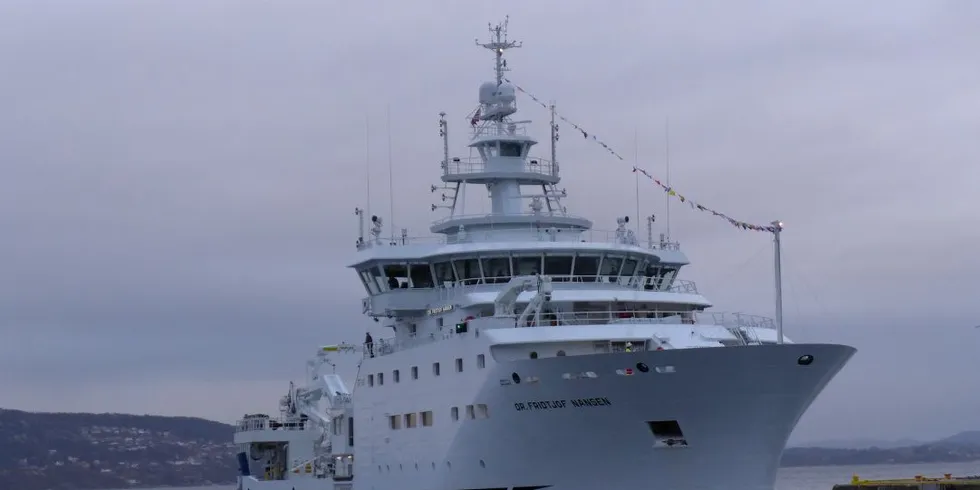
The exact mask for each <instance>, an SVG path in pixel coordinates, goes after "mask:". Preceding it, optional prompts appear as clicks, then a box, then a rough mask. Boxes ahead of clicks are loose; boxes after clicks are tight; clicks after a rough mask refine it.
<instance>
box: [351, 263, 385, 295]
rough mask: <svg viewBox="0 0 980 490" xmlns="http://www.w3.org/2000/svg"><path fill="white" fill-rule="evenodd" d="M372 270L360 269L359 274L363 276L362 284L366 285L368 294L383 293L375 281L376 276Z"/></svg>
mask: <svg viewBox="0 0 980 490" xmlns="http://www.w3.org/2000/svg"><path fill="white" fill-rule="evenodd" d="M371 269H372V268H367V269H359V270H358V271H357V274H358V275H359V276H361V282H363V283H364V287H365V288H366V289H367V292H368V294H370V295H372V296H373V295H375V294H378V293H380V292H381V289H379V288H378V283H377V281H375V280H374V274H373V273H372V272H371Z"/></svg>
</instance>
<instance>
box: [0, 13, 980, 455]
mask: <svg viewBox="0 0 980 490" xmlns="http://www.w3.org/2000/svg"><path fill="white" fill-rule="evenodd" d="M494 4H502V5H504V7H493V5H494ZM494 4H491V3H489V2H482V3H481V2H448V1H443V2H437V1H428V0H427V1H416V2H412V3H411V7H408V6H406V5H407V4H406V3H405V2H401V1H398V2H396V1H386V2H323V1H316V2H314V1H309V2H283V1H279V2H259V1H251V0H249V1H244V0H238V1H221V2H219V1H208V2H190V1H185V2H174V1H172V0H168V1H162V0H161V1H149V0H145V1H141V2H128V1H123V0H119V1H107V0H106V1H95V0H87V1H84V2H81V1H67V0H66V1H36V0H6V1H4V2H2V3H0V67H2V71H0V94H2V95H0V111H2V112H0V168H2V170H3V174H2V175H3V176H2V179H0V229H2V230H3V238H2V240H0V261H2V271H3V274H2V276H0V336H2V337H0V338H2V339H3V340H2V342H0V406H5V407H15V408H26V409H38V410H86V411H88V410H93V411H132V412H149V413H163V414H188V415H199V416H204V417H210V418H216V419H220V420H226V421H230V420H233V419H234V418H235V417H236V416H239V415H240V414H241V413H243V412H245V411H255V410H273V409H274V408H275V403H276V401H277V399H278V396H279V395H280V394H281V392H282V389H283V388H284V385H285V383H286V381H288V379H289V378H295V377H298V376H299V375H300V374H301V373H302V368H303V363H304V360H305V358H306V357H308V355H309V354H310V353H311V352H312V350H313V348H314V347H315V346H316V345H319V344H322V343H329V342H336V341H342V340H349V341H357V340H358V339H360V338H361V336H362V335H363V331H364V328H365V327H367V326H373V322H368V321H366V319H364V318H363V317H361V316H360V315H359V312H360V301H359V298H360V297H361V296H362V295H363V292H362V291H361V289H360V285H359V283H358V282H357V279H356V276H355V275H354V273H353V272H352V271H350V270H347V269H344V268H343V267H344V266H345V265H346V264H347V263H349V262H351V261H352V260H353V258H354V250H353V247H352V244H353V242H354V240H355V238H356V236H355V235H356V221H355V218H354V216H353V208H354V207H355V206H364V205H365V204H366V198H365V187H366V185H365V175H366V170H365V165H364V160H365V156H364V154H365V142H364V140H365V119H366V118H368V119H370V126H371V128H372V129H371V144H370V153H371V160H372V166H371V169H372V170H371V175H372V196H373V200H372V203H371V207H372V212H376V213H378V214H381V215H383V216H385V217H386V218H388V219H389V220H391V219H392V218H391V217H390V216H389V214H390V213H389V211H388V210H389V206H390V200H389V196H388V195H387V187H388V180H387V177H388V175H387V157H386V155H387V147H386V144H385V139H386V133H385V130H384V123H385V121H384V119H385V110H386V106H387V105H389V104H390V108H391V114H392V115H391V120H392V122H391V124H392V140H393V146H394V153H395V158H394V167H395V170H394V176H395V186H394V187H395V194H396V203H397V206H396V212H395V216H394V217H393V222H394V223H395V224H396V226H398V227H402V226H405V227H408V228H409V229H410V232H411V233H410V234H412V235H421V234H425V233H426V224H427V222H428V221H429V220H431V219H433V218H434V217H435V216H436V215H434V214H433V213H430V212H429V210H428V207H429V204H430V203H432V202H434V201H433V199H432V195H431V194H430V193H429V190H428V186H429V185H430V184H432V183H435V182H436V181H437V178H438V170H439V169H438V163H437V162H438V160H439V158H440V152H441V146H440V141H439V138H438V128H437V118H438V116H437V114H438V112H439V111H441V110H445V111H447V112H448V113H449V118H450V130H451V132H452V144H453V145H454V149H453V152H454V153H456V154H462V153H463V146H464V144H465V141H464V139H463V133H464V130H465V128H466V123H465V120H464V117H465V115H466V112H467V111H469V110H471V109H472V108H473V107H475V104H476V94H477V87H478V86H479V84H480V83H481V82H482V81H485V80H486V79H489V78H490V77H491V76H492V73H491V62H490V58H489V56H488V54H487V53H485V52H481V50H479V49H478V48H476V47H475V46H473V39H474V38H475V37H477V36H480V37H483V36H484V34H485V30H486V23H487V22H488V21H496V20H498V19H500V18H502V17H503V15H505V14H507V13H509V14H510V15H511V31H512V34H513V36H514V37H516V38H518V39H520V40H523V41H524V42H525V47H524V48H523V49H521V50H516V51H515V52H513V54H511V55H510V57H509V61H510V66H511V67H512V68H513V69H514V71H513V72H512V73H511V75H512V79H513V80H514V81H515V82H516V83H518V84H519V85H521V86H522V87H524V88H526V89H527V90H528V91H530V92H532V93H534V94H535V95H537V96H538V97H541V98H543V99H554V100H556V101H557V103H558V110H559V112H562V113H563V114H565V115H566V117H568V118H569V119H571V120H572V121H575V122H576V123H578V124H580V125H582V126H583V127H585V128H586V129H587V130H589V131H590V132H593V133H595V134H597V135H599V137H600V138H601V139H603V140H604V141H605V142H607V143H609V144H610V145H612V146H613V147H614V148H616V149H617V150H618V151H619V152H620V153H622V154H623V155H624V156H628V157H629V158H632V155H633V146H634V144H633V133H634V129H635V130H637V131H638V132H639V134H640V138H639V142H638V144H637V149H638V153H639V157H640V161H641V163H640V164H641V166H643V167H645V168H647V169H649V170H651V171H653V172H654V173H656V174H658V175H662V174H663V168H664V159H663V149H664V145H663V127H664V120H665V119H666V118H667V117H668V116H669V118H670V126H671V128H670V132H671V141H670V144H671V158H672V168H671V173H672V178H673V184H674V185H675V187H677V188H678V189H680V190H681V191H682V192H684V193H685V194H687V195H688V196H690V197H692V198H694V199H695V200H699V201H701V202H703V203H705V204H707V205H709V206H712V207H715V208H717V209H719V210H720V211H723V212H727V213H729V214H732V215H733V216H735V217H737V218H739V219H744V220H747V221H753V222H761V223H765V222H768V221H770V220H772V219H775V218H779V219H782V220H784V221H786V223H787V226H788V228H787V230H786V234H785V243H786V245H785V261H786V262H785V281H786V283H785V284H786V314H787V333H788V335H790V336H791V337H792V338H794V339H795V340H797V341H828V342H843V343H849V344H851V345H854V346H857V347H858V348H859V349H860V352H859V354H858V355H857V356H856V357H855V358H854V360H853V361H852V362H851V364H850V365H849V366H848V367H847V368H846V369H845V371H844V372H842V374H841V375H840V376H839V377H838V379H837V380H836V381H835V382H834V383H833V384H832V386H831V387H830V388H828V389H827V391H826V392H825V393H824V395H823V396H822V397H821V398H820V399H819V400H818V401H817V402H816V404H815V405H814V407H813V408H812V410H811V412H810V413H809V414H808V415H807V416H806V417H805V418H804V420H803V421H802V422H801V425H800V428H799V430H798V431H797V433H796V434H795V436H794V438H795V439H797V440H801V439H802V440H806V439H816V438H827V437H848V436H855V437H856V436H868V437H892V436H895V437H898V436H915V437H930V436H935V435H942V434H944V433H948V432H953V431H956V430H960V429H966V428H978V427H980V410H978V408H980V395H978V394H977V392H976V390H975V389H974V388H975V386H976V379H977V367H976V365H975V362H974V358H975V352H976V349H977V347H978V346H980V333H978V332H977V330H976V329H974V328H972V327H973V325H975V324H976V323H977V321H978V320H977V317H978V316H980V312H978V311H977V306H976V291H977V278H978V277H980V259H978V258H977V257H976V254H975V253H974V250H975V249H976V247H977V243H978V242H980V231H978V230H980V217H978V213H977V205H978V202H980V201H978V198H977V197H975V194H974V191H975V189H976V187H977V183H978V182H980V170H978V165H977V163H976V162H977V155H978V154H980V139H977V138H976V136H975V135H976V134H977V133H978V124H977V122H976V113H977V108H978V107H980V88H978V87H980V67H978V65H977V63H976V56H975V54H976V52H977V51H978V48H980V37H978V36H977V34H976V26H977V25H978V23H980V4H976V3H975V2H970V1H967V0H963V1H957V2H954V1H949V2H943V1H932V2H915V1H888V2H885V1H881V2H862V3H861V5H863V6H864V7H863V8H861V9H858V7H857V6H858V4H857V3H855V2H850V1H847V2H845V1H832V2H820V3H817V4H815V3H813V2H806V3H801V2H776V1H769V2H762V1H759V2H738V5H737V6H736V5H735V3H733V2H721V1H717V2H707V1H705V2H691V1H684V2H671V3H667V2H633V1H630V2H625V1H624V2H612V3H601V2H600V3H597V2H584V1H565V2H561V5H562V8H561V9H560V11H554V10H551V9H549V8H547V7H546V6H545V4H546V2H527V1H524V2H495V3H494ZM520 104H521V108H522V112H521V114H523V116H525V117H528V118H531V119H535V120H536V121H538V123H539V124H538V128H539V132H538V135H539V139H541V140H546V135H547V126H546V124H545V120H546V117H547V114H546V113H545V111H543V110H542V109H541V108H540V107H537V106H535V105H534V104H533V103H532V102H531V101H530V100H528V99H527V98H522V99H520ZM562 133H563V138H562V142H561V147H560V152H561V155H564V158H563V162H564V165H563V170H564V177H565V180H564V181H563V186H564V187H566V188H567V189H568V190H569V193H570V199H569V200H568V201H567V203H568V206H569V210H570V211H573V212H577V213H579V214H584V215H586V216H587V217H589V218H591V219H593V220H595V222H596V228H599V229H612V228H614V227H615V222H614V219H615V216H617V215H621V214H631V215H632V214H635V208H636V206H635V202H634V180H633V174H632V173H631V172H630V164H629V163H623V162H617V161H615V160H613V159H612V158H611V157H609V156H608V155H607V154H606V153H605V152H604V151H603V150H602V149H601V148H599V147H598V146H596V145H594V144H590V143H588V142H587V141H584V140H582V139H581V138H577V137H576V135H575V134H574V132H573V131H572V128H571V127H569V126H568V125H567V124H566V125H564V126H563V129H562ZM544 146H546V145H542V147H544ZM541 150H542V151H546V150H545V148H541ZM641 190H642V196H641V201H642V204H643V207H644V213H645V214H647V213H651V212H652V213H656V214H657V215H658V216H660V217H661V221H662V217H663V203H664V196H663V194H662V193H661V192H660V191H659V190H658V189H657V188H655V187H654V186H653V185H652V184H650V183H648V182H641ZM480 206H481V205H480V204H476V201H473V204H472V205H471V209H475V210H480V209H481V208H480ZM672 217H673V220H672V231H673V234H674V235H675V236H676V237H677V238H679V239H680V240H681V242H682V246H683V247H684V249H685V251H686V252H687V253H688V255H689V257H690V258H691V260H692V263H693V264H692V265H691V266H690V267H689V269H688V271H687V273H686V274H685V276H684V277H685V278H687V279H693V280H695V281H697V282H698V284H699V286H700V288H701V290H702V292H704V293H705V294H706V295H708V297H709V298H710V299H712V300H713V301H714V302H715V303H716V305H717V306H718V308H719V309H722V310H732V309H738V310H744V311H748V312H753V313H762V314H771V311H772V280H771V254H770V251H769V250H770V249H769V242H768V236H767V235H765V234H760V233H753V232H743V231H737V230H735V229H733V228H731V227H730V226H728V225H727V224H725V223H724V222H722V221H719V220H718V219H716V218H712V217H711V216H710V215H707V214H704V213H697V212H694V211H691V210H689V209H686V208H681V207H679V206H676V205H675V206H674V208H673V213H672ZM658 231H659V230H658ZM352 365H353V363H352V362H346V363H344V365H343V366H342V367H343V369H345V372H348V373H349V372H350V366H352ZM912 395H915V396H912ZM899 397H908V398H905V399H903V400H902V401H899Z"/></svg>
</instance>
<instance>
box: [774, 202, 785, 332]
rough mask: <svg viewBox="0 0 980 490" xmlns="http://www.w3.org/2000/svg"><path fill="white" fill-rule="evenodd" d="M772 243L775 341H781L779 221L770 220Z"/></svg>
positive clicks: (780, 223) (781, 275) (781, 285)
mask: <svg viewBox="0 0 980 490" xmlns="http://www.w3.org/2000/svg"><path fill="white" fill-rule="evenodd" d="M772 227H773V232H772V245H773V273H774V274H775V276H776V343H777V344H782V343H783V270H782V257H781V252H782V243H781V242H780V234H781V233H782V232H783V223H782V222H781V221H778V220H777V221H773V222H772Z"/></svg>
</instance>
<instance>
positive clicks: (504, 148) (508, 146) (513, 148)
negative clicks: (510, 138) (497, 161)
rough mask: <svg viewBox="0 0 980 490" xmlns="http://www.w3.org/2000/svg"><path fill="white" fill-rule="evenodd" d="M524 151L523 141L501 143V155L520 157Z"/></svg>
mask: <svg viewBox="0 0 980 490" xmlns="http://www.w3.org/2000/svg"><path fill="white" fill-rule="evenodd" d="M523 152H524V145H523V144H521V143H512V142H507V141H503V142H501V143H500V156H502V157H519V156H521V154H522V153H523Z"/></svg>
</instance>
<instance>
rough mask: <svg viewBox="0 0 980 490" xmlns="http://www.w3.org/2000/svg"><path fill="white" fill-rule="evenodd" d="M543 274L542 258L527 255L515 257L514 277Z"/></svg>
mask: <svg viewBox="0 0 980 490" xmlns="http://www.w3.org/2000/svg"><path fill="white" fill-rule="evenodd" d="M540 273H541V256H540V255H525V256H518V257H514V275H516V276H531V275H534V274H540Z"/></svg>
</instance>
